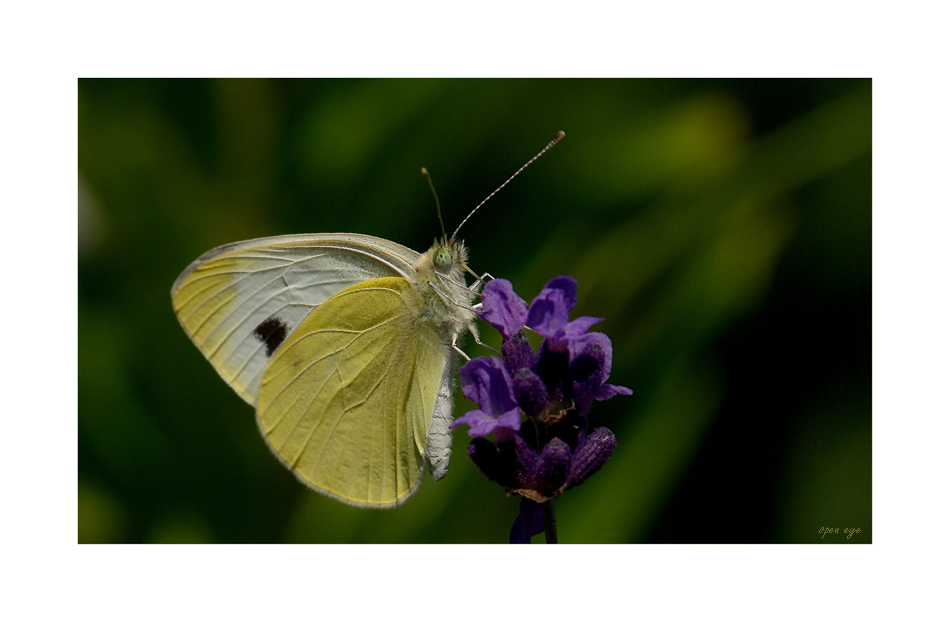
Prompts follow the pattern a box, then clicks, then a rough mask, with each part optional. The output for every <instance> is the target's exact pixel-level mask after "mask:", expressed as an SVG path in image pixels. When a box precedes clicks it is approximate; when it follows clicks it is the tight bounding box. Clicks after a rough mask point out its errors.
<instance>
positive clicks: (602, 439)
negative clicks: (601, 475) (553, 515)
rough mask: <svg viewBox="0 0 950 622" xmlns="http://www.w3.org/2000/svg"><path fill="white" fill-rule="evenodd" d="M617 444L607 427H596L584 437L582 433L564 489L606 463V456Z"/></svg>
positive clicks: (581, 480)
mask: <svg viewBox="0 0 950 622" xmlns="http://www.w3.org/2000/svg"><path fill="white" fill-rule="evenodd" d="M616 446H617V438H616V437H615V436H614V434H613V432H611V431H610V430H608V429H607V428H597V429H596V430H594V432H593V433H592V434H591V435H590V436H587V437H586V438H585V437H584V435H583V434H582V435H581V437H580V440H579V442H578V444H577V449H575V450H574V456H573V459H572V460H571V474H570V476H568V478H567V483H566V484H565V485H564V490H569V489H571V488H573V487H574V486H577V485H578V484H581V483H583V482H584V480H586V479H587V478H588V477H590V476H591V475H593V474H594V473H596V472H597V471H599V470H600V468H601V467H602V466H604V464H606V463H607V458H609V457H610V454H612V453H613V451H614V447H616Z"/></svg>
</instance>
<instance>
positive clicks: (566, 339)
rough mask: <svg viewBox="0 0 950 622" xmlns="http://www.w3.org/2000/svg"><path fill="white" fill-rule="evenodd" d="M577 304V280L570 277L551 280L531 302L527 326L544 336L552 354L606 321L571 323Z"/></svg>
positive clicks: (580, 318)
mask: <svg viewBox="0 0 950 622" xmlns="http://www.w3.org/2000/svg"><path fill="white" fill-rule="evenodd" d="M576 304H577V281H575V280H574V279H573V278H572V277H569V276H558V277H554V278H553V279H551V280H550V281H548V284H547V285H545V286H544V289H542V290H541V293H540V294H538V297H537V298H535V299H534V300H533V301H532V302H531V307H530V308H529V309H528V318H527V326H528V327H529V328H531V329H532V330H534V331H536V332H537V333H538V334H540V335H543V336H544V338H545V339H546V340H547V341H546V346H547V348H548V350H550V351H551V352H564V351H565V350H566V349H567V347H568V344H569V343H570V341H572V340H574V339H578V338H580V337H582V336H583V335H584V333H586V332H587V330H588V329H589V328H590V327H591V326H593V325H594V324H596V323H597V322H601V321H603V318H597V317H586V316H584V317H579V318H577V319H576V320H574V321H573V322H570V321H568V316H569V315H570V313H571V310H572V309H573V308H574V305H576Z"/></svg>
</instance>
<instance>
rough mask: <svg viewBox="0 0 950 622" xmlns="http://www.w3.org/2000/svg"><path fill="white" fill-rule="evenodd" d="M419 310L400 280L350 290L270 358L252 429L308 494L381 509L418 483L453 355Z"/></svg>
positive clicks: (329, 302) (418, 301) (308, 321)
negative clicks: (310, 490) (258, 430)
mask: <svg viewBox="0 0 950 622" xmlns="http://www.w3.org/2000/svg"><path fill="white" fill-rule="evenodd" d="M421 308H422V300H421V298H420V296H419V293H418V291H417V290H416V289H415V287H414V286H413V285H412V284H411V283H410V282H409V281H407V280H406V279H405V278H401V277H388V278H380V279H374V280H371V281H368V282H364V283H359V284H357V285H354V286H352V287H349V288H347V289H345V290H344V291H342V292H340V293H338V294H336V295H335V296H333V297H332V298H330V299H329V300H327V301H326V302H324V303H323V304H322V305H320V306H319V307H317V308H316V309H315V310H314V311H313V312H312V313H311V314H310V315H309V316H307V317H306V318H305V319H304V320H303V321H302V322H301V323H300V325H299V326H298V327H297V329H296V330H295V331H294V332H293V333H292V334H291V335H290V336H289V337H287V339H286V341H285V342H284V343H283V344H282V345H281V346H280V348H279V349H278V350H277V351H276V352H275V353H274V355H273V357H272V358H271V360H270V362H269V364H268V365H267V368H266V370H265V372H264V377H263V383H262V385H261V389H260V397H259V400H258V406H257V419H258V424H259V426H260V428H261V432H262V433H263V434H264V437H265V438H266V439H267V442H268V444H269V445H270V447H271V449H272V450H273V451H274V453H275V454H276V455H277V456H278V458H279V459H280V460H281V461H282V462H283V463H284V464H285V465H286V466H287V467H288V468H290V469H292V470H293V471H294V473H295V474H296V475H297V477H298V478H299V479H300V480H301V481H303V482H304V483H306V484H307V485H308V486H310V487H312V488H314V489H316V490H318V491H320V492H323V493H326V494H329V495H330V496H333V497H336V498H338V499H340V500H342V501H344V502H347V503H350V504H353V505H358V506H368V507H385V506H393V505H398V504H399V503H401V502H402V501H403V500H405V498H406V497H407V496H408V495H410V494H411V493H412V492H414V491H415V489H416V487H417V486H418V485H419V483H420V482H421V481H422V470H423V467H424V465H425V459H426V451H427V450H426V439H427V435H428V431H429V429H430V427H431V425H432V419H433V413H434V412H435V413H436V414H437V415H439V414H440V412H441V411H442V410H445V409H446V408H449V409H450V408H451V404H450V402H451V381H450V379H449V373H447V372H448V370H447V368H449V367H452V366H451V365H449V364H448V363H449V361H451V360H454V354H453V353H452V352H451V350H450V348H449V347H447V346H446V345H445V344H443V343H442V341H441V340H440V338H439V335H438V333H437V332H436V330H434V329H433V328H432V327H431V326H430V325H428V324H426V323H425V321H424V320H423V319H422V317H420V310H421ZM442 393H447V394H448V399H446V397H445V396H444V395H441V394H442ZM446 402H448V404H446ZM437 403H438V404H440V408H438V409H437V408H436V404H437ZM437 411H438V412H437ZM448 417H449V419H450V418H451V414H450V411H449V414H448ZM447 458H448V456H446V463H447Z"/></svg>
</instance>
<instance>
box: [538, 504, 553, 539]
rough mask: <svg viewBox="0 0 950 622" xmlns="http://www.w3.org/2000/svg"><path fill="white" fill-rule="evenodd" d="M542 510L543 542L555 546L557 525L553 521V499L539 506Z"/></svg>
mask: <svg viewBox="0 0 950 622" xmlns="http://www.w3.org/2000/svg"><path fill="white" fill-rule="evenodd" d="M541 509H542V510H544V541H545V543H547V544H557V524H556V523H555V521H554V499H548V500H547V501H545V502H544V503H542V504H541Z"/></svg>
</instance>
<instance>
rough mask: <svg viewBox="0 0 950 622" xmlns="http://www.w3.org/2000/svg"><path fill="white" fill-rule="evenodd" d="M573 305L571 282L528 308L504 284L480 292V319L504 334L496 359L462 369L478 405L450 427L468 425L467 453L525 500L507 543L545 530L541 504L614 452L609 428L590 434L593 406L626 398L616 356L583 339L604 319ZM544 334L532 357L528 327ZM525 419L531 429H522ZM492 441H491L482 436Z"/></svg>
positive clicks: (598, 341)
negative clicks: (612, 379)
mask: <svg viewBox="0 0 950 622" xmlns="http://www.w3.org/2000/svg"><path fill="white" fill-rule="evenodd" d="M576 303H577V281H575V280H574V279H573V278H571V277H569V276H560V277H556V278H554V279H552V280H551V281H549V282H548V284H547V285H546V286H545V287H544V289H542V290H541V293H540V294H539V295H538V297H537V298H535V299H534V300H533V301H532V303H531V306H530V307H528V306H527V305H526V304H525V303H524V301H522V300H521V298H519V297H518V296H517V294H515V292H514V289H513V288H512V286H511V283H509V282H508V281H506V280H503V279H495V280H493V281H491V282H489V283H488V284H487V285H486V286H485V290H484V292H483V294H482V306H481V309H480V311H479V312H478V314H479V317H481V318H482V319H483V320H485V321H486V322H488V323H489V324H491V325H492V326H493V327H495V328H496V329H497V330H498V331H499V332H500V333H501V334H502V348H501V349H502V355H503V357H504V359H503V360H502V359H498V358H497V357H487V358H477V359H473V360H471V361H469V362H468V363H466V364H465V365H464V366H463V367H462V368H461V369H460V370H459V378H460V380H461V384H462V391H463V392H464V393H465V395H466V397H468V398H469V399H471V400H472V401H473V402H475V403H476V404H478V406H479V410H473V411H470V412H468V413H466V414H465V415H463V416H462V417H459V418H458V419H457V420H456V421H455V423H453V424H452V427H453V428H454V427H457V426H459V425H463V424H464V425H468V426H469V430H468V434H469V436H471V437H473V440H472V443H471V444H470V445H469V449H468V455H469V457H471V459H472V461H473V462H475V464H476V465H477V466H478V467H479V469H480V470H481V471H482V472H483V473H484V474H485V475H486V476H487V477H488V478H489V479H491V480H492V481H494V482H496V483H498V484H500V485H502V486H504V487H505V489H506V490H507V492H508V494H517V495H520V496H521V497H522V503H521V512H520V514H519V516H518V519H517V520H516V521H515V524H514V526H513V527H512V530H511V536H510V541H511V542H529V541H530V538H531V536H532V535H535V534H538V533H541V531H542V530H544V524H543V521H542V520H541V516H542V512H541V509H540V508H541V505H539V504H542V503H546V502H548V501H549V500H551V499H553V498H554V497H556V496H558V495H561V494H563V493H564V492H565V491H566V490H569V489H570V488H573V487H574V486H577V485H579V484H581V483H583V482H584V480H586V479H587V478H588V477H590V476H591V475H593V474H594V473H596V472H597V471H598V470H600V468H601V467H603V465H604V464H605V463H606V462H607V459H608V458H609V457H610V454H611V453H612V452H613V449H614V447H615V446H616V438H615V437H614V435H613V433H612V432H611V431H610V430H608V429H607V428H597V429H596V430H595V431H594V432H592V433H591V434H590V435H588V434H587V433H586V429H587V414H588V412H589V410H590V406H591V404H592V403H593V402H594V401H595V400H606V399H609V398H611V397H613V396H614V395H630V394H631V393H632V391H631V390H630V389H628V388H626V387H620V386H616V385H611V384H607V383H606V380H607V378H608V377H609V376H610V371H611V362H612V358H613V349H612V347H611V343H610V339H609V338H608V337H607V335H605V334H603V333H596V332H594V333H589V332H587V331H588V330H589V329H590V327H591V326H593V325H594V324H596V323H598V322H600V321H602V320H601V319H600V318H593V317H579V318H577V319H575V320H573V321H570V320H569V315H570V312H571V310H572V309H573V308H574V305H575V304H576ZM525 326H527V327H528V328H530V329H532V330H534V331H535V332H537V333H539V334H540V335H542V336H543V337H544V341H542V343H541V346H540V348H539V349H538V351H537V352H535V351H534V349H533V348H532V347H531V344H530V343H529V342H528V339H527V336H526V335H525V332H524V327H525ZM522 415H524V417H525V418H526V420H527V423H528V425H522V423H523V422H522ZM490 434H491V435H494V437H495V440H494V441H493V440H491V439H489V438H488V436H489V435H490Z"/></svg>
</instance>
